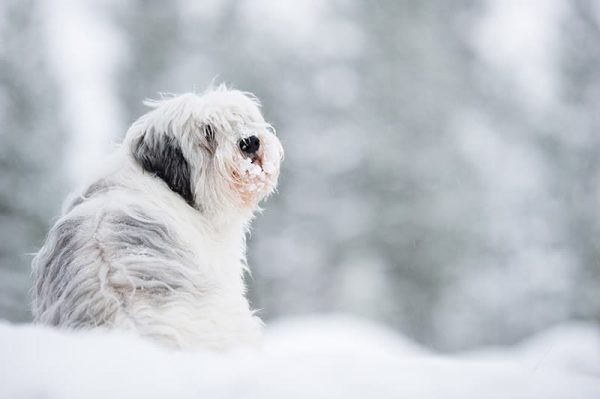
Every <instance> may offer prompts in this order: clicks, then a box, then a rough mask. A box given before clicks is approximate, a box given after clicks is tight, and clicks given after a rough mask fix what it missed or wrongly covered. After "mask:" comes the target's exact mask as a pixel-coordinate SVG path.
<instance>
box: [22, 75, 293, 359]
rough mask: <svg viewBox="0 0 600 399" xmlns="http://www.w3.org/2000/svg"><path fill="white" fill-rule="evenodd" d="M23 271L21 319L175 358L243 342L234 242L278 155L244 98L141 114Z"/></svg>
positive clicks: (251, 325)
mask: <svg viewBox="0 0 600 399" xmlns="http://www.w3.org/2000/svg"><path fill="white" fill-rule="evenodd" d="M148 105H150V106H152V107H153V108H154V109H153V110H152V111H151V112H149V113H147V114H146V115H144V116H142V117H141V118H140V119H138V120H137V121H136V122H135V123H134V124H133V125H132V126H131V127H130V128H129V130H128V131H127V135H126V137H125V139H124V141H123V143H122V145H121V146H120V147H119V150H118V151H117V152H116V153H115V154H114V157H113V158H112V159H111V160H110V161H109V162H108V167H107V168H106V170H105V171H104V172H103V173H102V175H101V176H100V177H98V178H97V179H95V180H93V182H92V183H91V184H88V185H87V186H86V187H85V188H84V189H83V190H82V191H81V192H80V193H78V194H76V195H75V196H74V197H73V199H72V200H70V201H67V203H66V204H65V209H64V212H63V213H64V214H63V216H62V217H61V218H60V219H59V220H58V222H57V223H56V224H55V225H54V227H53V228H52V229H51V231H50V233H49V234H48V238H47V240H46V242H45V244H44V246H43V247H42V249H41V250H40V252H39V253H38V254H37V256H36V257H35V259H34V261H33V275H34V280H35V281H34V289H33V315H34V319H35V321H37V322H40V323H47V324H51V325H56V326H64V327H70V328H94V327H106V328H119V329H128V330H133V331H135V332H137V333H139V334H140V335H142V336H145V337H151V338H153V339H156V340H159V341H161V342H163V343H166V344H168V345H172V346H175V347H205V348H206V347H208V348H216V349H220V348H227V347H231V346H234V345H238V344H246V343H250V344H252V343H255V342H256V341H257V339H258V338H259V335H260V327H261V322H260V320H259V319H258V318H257V317H256V316H254V315H253V312H252V311H251V310H250V308H249V305H248V301H247V300H246V297H245V286H244V282H243V273H244V270H245V269H246V260H245V259H246V255H245V249H246V245H245V237H246V232H247V231H248V227H249V223H250V221H251V219H252V217H253V213H254V212H255V211H256V210H257V209H258V203H259V202H260V200H262V199H263V198H265V197H266V196H267V195H269V194H270V193H271V192H272V191H273V190H274V189H275V186H276V184H277V177H278V175H279V164H280V161H281V159H282V157H283V150H282V147H281V144H280V143H279V141H278V139H277V138H276V137H275V134H274V130H273V129H272V128H271V126H270V125H269V124H268V123H266V122H265V120H264V119H263V117H262V115H261V113H260V111H259V104H258V101H257V100H256V98H255V97H253V96H252V95H250V94H247V93H243V92H240V91H236V90H229V89H227V88H225V87H224V86H221V87H219V88H217V89H213V90H209V91H208V92H206V93H204V94H202V95H196V94H185V95H182V96H179V97H174V98H169V99H166V100H161V101H157V102H152V103H149V104H148Z"/></svg>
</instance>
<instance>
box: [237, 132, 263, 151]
mask: <svg viewBox="0 0 600 399" xmlns="http://www.w3.org/2000/svg"><path fill="white" fill-rule="evenodd" d="M259 148H260V140H259V139H258V137H256V136H250V137H246V138H245V139H241V140H240V150H242V151H243V152H245V153H246V154H254V153H255V152H256V151H258V149H259Z"/></svg>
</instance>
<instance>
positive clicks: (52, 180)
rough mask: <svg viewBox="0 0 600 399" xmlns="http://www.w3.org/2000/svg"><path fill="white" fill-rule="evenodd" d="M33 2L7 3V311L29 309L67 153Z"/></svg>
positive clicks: (3, 294)
mask: <svg viewBox="0 0 600 399" xmlns="http://www.w3.org/2000/svg"><path fill="white" fill-rule="evenodd" d="M41 25H42V21H41V16H40V13H39V9H38V7H37V3H36V2H33V1H11V0H9V1H3V2H2V3H0V37H2V41H1V43H0V87H1V88H2V90H1V91H0V120H1V121H2V127H1V130H0V141H1V142H2V144H1V145H0V165H1V167H0V281H2V289H0V317H3V318H8V319H11V320H26V319H28V318H30V314H29V295H28V288H27V287H29V280H28V276H29V270H30V262H31V255H30V254H31V253H32V252H34V251H35V250H36V249H37V248H38V247H39V245H41V240H42V239H43V237H44V235H45V233H46V229H47V228H48V224H49V222H50V219H51V217H52V216H51V215H54V214H55V213H56V211H57V209H58V204H59V196H60V195H61V194H63V192H61V191H62V190H61V188H60V187H61V171H59V170H57V169H56V167H57V165H60V162H58V163H57V160H60V159H61V155H62V148H63V146H62V143H63V140H61V137H62V135H61V134H60V127H61V122H60V118H58V117H57V115H58V112H57V104H58V101H57V98H56V94H55V93H56V90H55V89H54V82H53V79H52V76H51V75H50V73H49V71H48V67H47V64H46V61H45V59H44V53H43V51H41V49H40V43H43V36H42V33H41Z"/></svg>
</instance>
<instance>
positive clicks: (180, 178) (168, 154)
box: [132, 132, 194, 206]
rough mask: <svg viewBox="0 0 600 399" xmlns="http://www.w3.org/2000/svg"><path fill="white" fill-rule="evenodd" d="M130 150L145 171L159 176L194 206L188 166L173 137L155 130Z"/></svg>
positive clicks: (145, 135)
mask: <svg viewBox="0 0 600 399" xmlns="http://www.w3.org/2000/svg"><path fill="white" fill-rule="evenodd" d="M132 152H133V157H134V159H135V160H136V161H137V162H139V163H140V165H141V166H142V168H144V170H145V171H147V172H150V173H154V174H155V175H156V176H158V177H160V178H161V179H162V180H164V182H165V183H167V185H168V186H169V188H170V189H171V190H173V191H174V192H176V193H177V194H179V195H181V197H183V199H184V200H185V201H186V202H187V203H188V204H190V206H194V196H193V195H192V186H191V184H190V166H189V164H188V163H187V161H186V159H185V158H184V157H183V153H182V152H181V147H180V146H179V143H178V142H177V140H176V139H175V138H173V137H171V136H168V135H165V134H156V133H155V132H152V133H150V134H148V133H146V134H144V136H142V137H141V138H140V139H139V141H138V142H136V143H135V144H134V146H133V148H132Z"/></svg>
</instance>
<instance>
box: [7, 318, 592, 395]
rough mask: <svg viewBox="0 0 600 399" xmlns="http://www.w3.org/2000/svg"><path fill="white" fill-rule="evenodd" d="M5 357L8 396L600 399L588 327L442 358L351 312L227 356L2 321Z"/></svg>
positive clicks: (290, 326) (275, 329)
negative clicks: (261, 347)
mask: <svg viewBox="0 0 600 399" xmlns="http://www.w3.org/2000/svg"><path fill="white" fill-rule="evenodd" d="M0 359H1V360H2V362H1V363H0V397H1V398H49V399H51V398H136V397H143V398H154V397H156V398H165V397H169V398H278V399H279V398H286V399H287V398H345V399H348V398H361V399H362V398H405V397H406V398H461V399H465V398H511V399H512V398H545V399H546V398H578V399H584V398H594V399H597V398H600V340H599V336H598V330H597V329H596V328H594V327H593V326H589V325H570V326H563V327H558V328H555V329H552V330H550V331H548V332H546V333H542V334H540V335H539V336H537V337H533V338H532V339H530V340H528V341H526V342H523V343H521V344H520V345H517V346H515V347H513V348H508V349H506V348H505V349H486V350H481V351H476V352H471V353H466V354H462V355H460V356H454V357H444V356H440V355H438V354H435V353H432V352H431V351H429V350H426V349H424V348H421V347H419V346H418V345H416V344H415V343H413V342H411V341H410V340H407V339H406V338H403V337H402V336H399V335H397V334H395V333H394V332H391V331H389V330H387V329H385V328H383V327H380V326H377V325H373V324H371V323H368V322H364V321H360V320H357V319H354V318H350V317H344V316H319V317H311V318H299V319H288V320H285V321H281V322H278V323H273V324H272V325H271V326H270V327H268V328H267V330H266V340H265V346H264V348H263V350H262V351H261V353H255V352H235V353H227V354H211V353H204V352H194V353H183V352H175V351H169V350H165V349H162V348H159V347H156V346H154V345H153V344H152V343H150V342H145V341H142V340H140V339H137V338H135V337H132V336H126V335H122V334H114V333H113V334H107V333H101V332H92V333H73V332H60V331H56V330H52V329H48V328H42V327H34V326H31V325H11V324H8V323H2V324H0Z"/></svg>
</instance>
